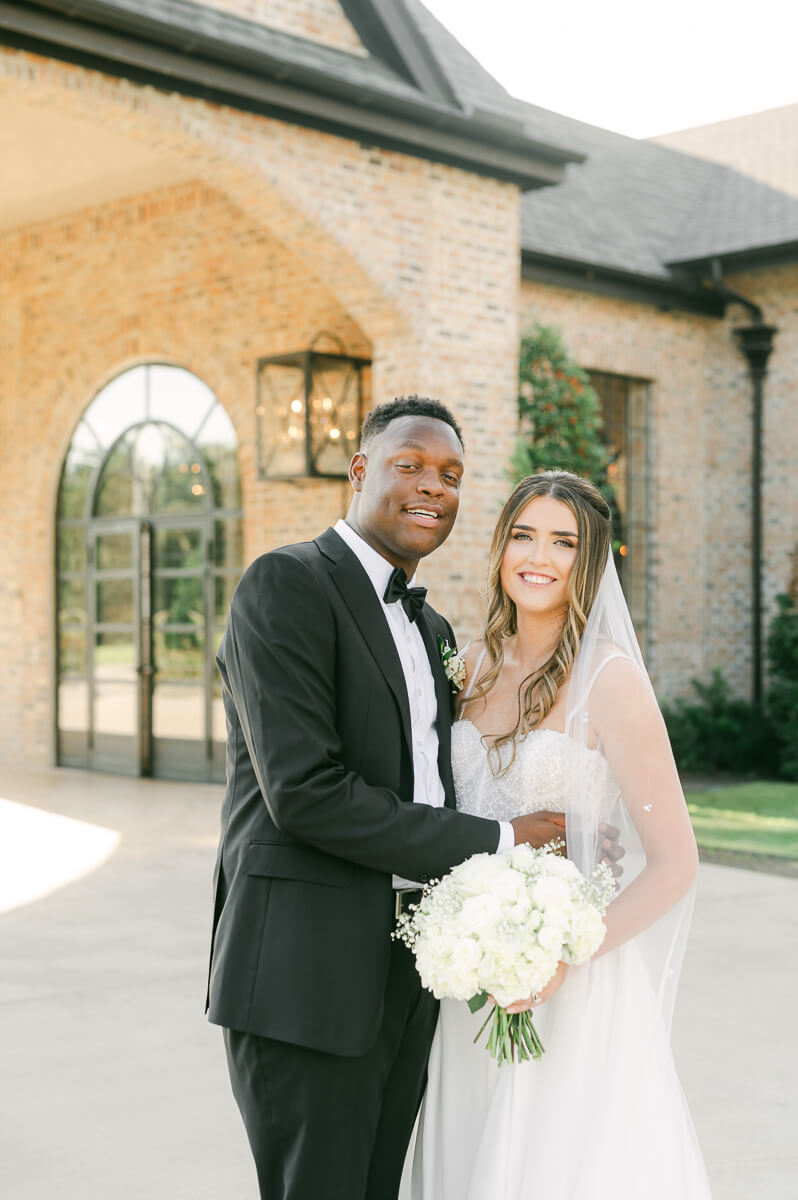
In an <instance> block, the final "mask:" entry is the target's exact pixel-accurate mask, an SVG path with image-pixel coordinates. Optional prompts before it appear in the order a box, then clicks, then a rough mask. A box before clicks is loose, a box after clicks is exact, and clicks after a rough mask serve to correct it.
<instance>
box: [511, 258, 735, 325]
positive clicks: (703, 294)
mask: <svg viewBox="0 0 798 1200" xmlns="http://www.w3.org/2000/svg"><path fill="white" fill-rule="evenodd" d="M521 278H522V279H530V280H535V281H536V282H538V283H546V284H549V285H551V286H554V287H563V288H571V289H574V290H575V291H580V292H591V293H593V294H595V295H600V296H609V297H612V298H613V299H615V300H629V301H631V302H633V303H636V304H645V305H648V306H649V307H653V308H658V309H660V310H661V311H665V312H667V311H670V310H676V311H680V312H693V313H699V314H701V315H702V316H707V317H722V316H723V315H724V313H725V304H724V302H723V300H722V299H721V298H720V297H719V296H718V295H716V294H715V293H713V292H712V291H710V290H709V289H707V288H705V287H704V286H703V285H702V284H701V282H700V279H699V278H697V277H696V278H695V279H693V278H691V277H689V276H688V275H687V274H685V277H684V278H682V279H667V278H658V277H656V276H652V275H643V274H639V273H636V272H633V271H623V270H619V269H617V268H614V267H605V266H601V265H597V264H596V263H591V262H586V261H582V260H579V259H570V258H562V257H557V256H554V255H548V254H541V253H539V252H537V251H534V250H528V249H524V250H522V252H521Z"/></svg>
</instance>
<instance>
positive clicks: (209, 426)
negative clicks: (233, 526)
mask: <svg viewBox="0 0 798 1200" xmlns="http://www.w3.org/2000/svg"><path fill="white" fill-rule="evenodd" d="M197 445H198V446H199V448H200V449H201V450H202V453H203V456H204V459H205V463H206V466H207V468H208V470H209V472H210V476H211V486H212V488H213V502H214V504H215V506H216V507H217V508H240V507H241V479H240V476H239V471H238V454H237V451H236V445H237V441H236V435H235V430H234V429H233V425H232V422H231V420H230V418H229V417H228V415H227V413H226V412H225V411H224V409H223V408H222V406H221V404H217V405H216V407H215V408H214V410H213V412H212V413H211V415H210V417H209V418H208V420H207V421H206V422H205V424H204V425H203V427H202V429H201V430H200V432H199V436H198V437H197Z"/></svg>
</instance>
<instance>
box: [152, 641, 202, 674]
mask: <svg viewBox="0 0 798 1200" xmlns="http://www.w3.org/2000/svg"><path fill="white" fill-rule="evenodd" d="M204 645H205V639H204V638H203V636H202V634H201V633H167V632H164V631H163V630H157V631H156V632H155V633H154V634H153V652H154V656H155V669H156V671H157V673H158V678H159V679H203V678H204V675H205V655H204V653H203V647H204Z"/></svg>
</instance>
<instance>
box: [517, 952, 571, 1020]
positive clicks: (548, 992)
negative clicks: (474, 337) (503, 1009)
mask: <svg viewBox="0 0 798 1200" xmlns="http://www.w3.org/2000/svg"><path fill="white" fill-rule="evenodd" d="M567 972H568V964H567V963H564V962H560V963H558V964H557V970H556V971H555V972H554V974H553V976H552V977H551V979H550V980H549V982H548V983H547V984H546V986H545V987H544V988H543V990H542V991H540V992H533V993H532V995H531V996H530V997H529V998H528V999H527V1000H516V1001H515V1003H514V1004H508V1005H507V1012H508V1013H520V1012H526V1010H527V1009H528V1008H536V1007H537V1005H538V1004H545V1003H546V1001H547V1000H551V998H552V996H553V995H554V993H555V992H557V991H559V989H560V988H561V987H562V985H563V983H564V981H565V976H566V974H567Z"/></svg>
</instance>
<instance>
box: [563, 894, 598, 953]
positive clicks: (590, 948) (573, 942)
mask: <svg viewBox="0 0 798 1200" xmlns="http://www.w3.org/2000/svg"><path fill="white" fill-rule="evenodd" d="M605 933H606V927H605V925H604V921H603V920H602V918H601V914H600V913H599V911H598V909H596V908H593V907H592V906H590V907H586V908H583V909H582V910H581V911H580V912H579V913H578V915H577V916H576V917H575V918H574V921H573V922H572V925H571V930H570V934H569V937H568V939H567V944H568V949H569V952H570V954H569V957H570V960H571V962H574V963H582V962H586V961H587V959H589V958H590V957H591V955H593V954H595V952H596V951H597V950H598V948H599V946H600V945H601V943H602V942H603V941H604V935H605Z"/></svg>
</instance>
